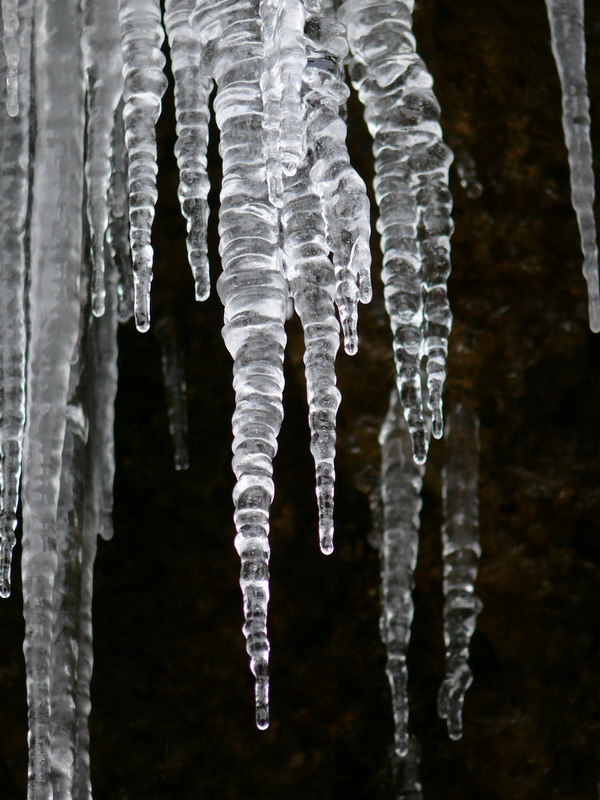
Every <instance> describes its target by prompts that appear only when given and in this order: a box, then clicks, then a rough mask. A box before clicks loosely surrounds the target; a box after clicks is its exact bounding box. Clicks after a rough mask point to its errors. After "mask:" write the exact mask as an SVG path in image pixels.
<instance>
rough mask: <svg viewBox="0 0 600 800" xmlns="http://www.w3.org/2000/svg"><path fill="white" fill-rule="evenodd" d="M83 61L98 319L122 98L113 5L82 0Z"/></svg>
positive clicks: (101, 0) (103, 0) (94, 307)
mask: <svg viewBox="0 0 600 800" xmlns="http://www.w3.org/2000/svg"><path fill="white" fill-rule="evenodd" d="M83 5H84V29H83V40H82V47H83V56H84V65H85V69H86V74H87V84H88V86H87V111H88V120H87V155H86V163H85V177H86V185H87V215H88V220H89V225H90V237H91V250H92V265H93V279H92V311H93V313H94V314H95V315H96V316H97V317H99V316H102V314H104V302H105V288H104V237H105V234H106V230H107V227H108V215H109V210H108V188H109V181H110V174H111V164H110V155H111V140H112V132H113V127H114V118H115V111H116V108H117V104H118V103H119V100H120V98H121V95H122V93H123V57H122V54H121V31H120V25H119V6H118V0H84V4H83Z"/></svg>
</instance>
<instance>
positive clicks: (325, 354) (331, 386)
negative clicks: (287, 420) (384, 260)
mask: <svg viewBox="0 0 600 800" xmlns="http://www.w3.org/2000/svg"><path fill="white" fill-rule="evenodd" d="M311 163H312V161H311V162H309V163H308V164H307V165H305V166H303V167H301V168H300V169H299V170H298V171H297V173H296V175H295V176H294V177H293V178H287V179H286V180H285V182H284V186H285V192H284V205H283V209H282V214H281V220H282V224H283V233H284V243H285V256H286V262H287V278H288V281H289V284H290V291H291V292H292V296H293V298H294V305H295V307H296V311H297V312H298V315H299V317H300V320H301V322H302V327H303V330H304V341H305V347H306V350H305V354H304V363H305V367H306V385H307V391H308V408H309V424H310V431H311V452H312V454H313V458H314V459H315V467H316V478H317V486H316V488H317V503H318V508H319V543H320V546H321V550H322V551H323V552H324V553H331V552H333V493H334V480H335V469H334V458H335V419H336V413H337V409H338V407H339V404H340V392H339V390H338V389H337V387H336V376H335V357H336V354H337V351H338V348H339V344H340V335H339V325H338V322H337V319H336V316H335V305H334V297H335V274H334V270H333V265H332V264H331V261H330V260H329V258H328V252H329V248H328V247H327V243H326V239H325V224H324V221H323V217H322V214H321V209H320V203H319V196H318V194H317V192H316V190H315V188H314V186H313V185H312V183H311V180H310V168H311Z"/></svg>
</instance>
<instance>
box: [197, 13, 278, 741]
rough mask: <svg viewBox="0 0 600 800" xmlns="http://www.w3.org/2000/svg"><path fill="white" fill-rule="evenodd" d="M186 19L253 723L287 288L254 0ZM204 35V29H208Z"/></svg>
mask: <svg viewBox="0 0 600 800" xmlns="http://www.w3.org/2000/svg"><path fill="white" fill-rule="evenodd" d="M192 24H193V27H194V30H195V32H196V34H197V35H198V36H200V37H203V39H204V40H205V41H209V42H211V47H212V51H213V54H214V55H213V61H212V72H213V75H214V77H215V79H216V81H217V86H218V92H217V97H216V100H215V113H216V117H217V123H218V125H219V128H220V130H221V155H222V158H223V183H222V189H221V212H220V221H219V230H220V235H221V244H220V252H221V258H222V262H223V273H222V275H221V277H220V278H219V281H218V284H217V288H218V291H219V296H220V298H221V301H222V302H223V304H224V306H225V326H224V328H223V338H224V340H225V344H226V346H227V349H228V350H229V352H230V354H231V356H232V357H233V359H234V365H233V373H234V380H233V385H234V389H235V394H236V408H235V412H234V415H233V433H234V440H233V470H234V473H235V476H236V478H237V484H236V487H235V489H234V493H233V499H234V505H235V514H234V519H235V524H236V529H237V536H236V539H235V546H236V549H237V551H238V553H239V555H240V557H241V560H242V569H241V576H240V585H241V587H242V593H243V597H244V616H245V624H244V634H245V636H246V641H247V645H246V646H247V651H248V655H249V656H250V667H251V669H252V672H253V674H254V676H255V678H256V685H255V704H256V724H257V726H258V727H259V728H261V729H264V728H266V727H267V726H268V724H269V678H268V662H269V640H268V637H267V606H268V601H269V567H268V564H269V556H270V546H269V538H268V537H269V509H270V506H271V502H272V500H273V495H274V485H273V477H272V475H273V463H272V462H273V457H274V456H275V453H276V451H277V435H278V433H279V429H280V427H281V421H282V419H283V406H282V393H283V383H284V378H283V352H284V347H285V342H286V336H285V330H284V322H285V313H286V307H287V301H288V296H289V291H288V286H287V281H286V279H285V276H284V274H283V271H282V268H281V256H280V252H279V225H278V215H277V212H276V209H275V208H274V207H273V206H272V205H271V203H270V202H269V198H268V192H267V184H266V169H265V159H264V151H263V127H262V122H263V107H262V97H261V91H260V85H259V80H260V75H261V68H262V55H263V47H262V41H261V31H260V18H259V14H258V3H257V2H255V1H254V0H224V2H222V3H220V4H219V5H218V6H217V7H215V5H214V4H213V3H211V2H209V0H199V2H197V4H196V9H195V13H194V15H193V16H192ZM208 37H210V38H208Z"/></svg>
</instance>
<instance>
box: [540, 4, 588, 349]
mask: <svg viewBox="0 0 600 800" xmlns="http://www.w3.org/2000/svg"><path fill="white" fill-rule="evenodd" d="M546 6H547V9H548V19H549V21H550V32H551V36H552V53H553V54H554V60H555V61H556V67H557V69H558V74H559V76H560V84H561V87H562V110H563V116H562V123H563V131H564V134H565V141H566V144H567V150H568V154H569V167H570V169H571V202H572V203H573V208H574V209H575V214H576V215H577V224H578V225H579V235H580V237H581V249H582V251H583V275H584V277H585V279H586V281H587V287H588V314H589V323H590V328H591V329H592V331H594V333H598V332H599V331H600V288H599V283H598V245H597V241H596V222H595V219H594V197H595V193H594V172H593V160H592V142H591V138H590V100H589V97H588V88H587V81H586V77H585V30H584V14H583V6H584V2H583V0H546Z"/></svg>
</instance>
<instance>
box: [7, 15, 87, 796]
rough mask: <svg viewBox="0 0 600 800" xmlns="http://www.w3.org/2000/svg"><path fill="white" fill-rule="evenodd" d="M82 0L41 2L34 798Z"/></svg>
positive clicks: (73, 281)
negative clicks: (80, 0)
mask: <svg viewBox="0 0 600 800" xmlns="http://www.w3.org/2000/svg"><path fill="white" fill-rule="evenodd" d="M81 34H82V20H81V13H80V7H79V2H78V0H55V1H54V2H52V3H44V2H38V3H37V4H36V20H35V39H34V45H35V47H34V53H35V57H34V69H35V105H36V132H37V136H36V144H35V160H34V169H33V189H32V192H33V203H32V207H31V222H30V224H31V281H30V290H29V308H30V312H31V320H30V343H29V357H28V364H27V387H28V391H27V423H26V427H25V438H24V452H23V491H22V499H23V553H22V559H21V569H22V574H23V613H24V616H25V641H24V644H23V650H24V654H25V665H26V681H27V701H28V706H29V770H28V775H29V789H28V799H29V800H52V785H51V781H50V766H51V764H50V753H51V740H50V712H51V697H50V685H49V675H50V650H51V640H52V624H53V589H54V578H55V573H56V568H57V560H58V553H57V535H56V526H57V513H58V502H59V491H60V476H61V463H62V453H63V445H64V439H65V430H66V415H67V400H68V393H69V383H70V375H71V362H72V359H73V356H74V355H75V348H76V345H77V342H78V339H79V331H80V326H79V322H80V302H81V301H80V290H79V283H80V271H81V263H82V207H83V174H84V172H83V170H84V165H83V140H84V121H85V114H84V74H83V63H82V55H81Z"/></svg>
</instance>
